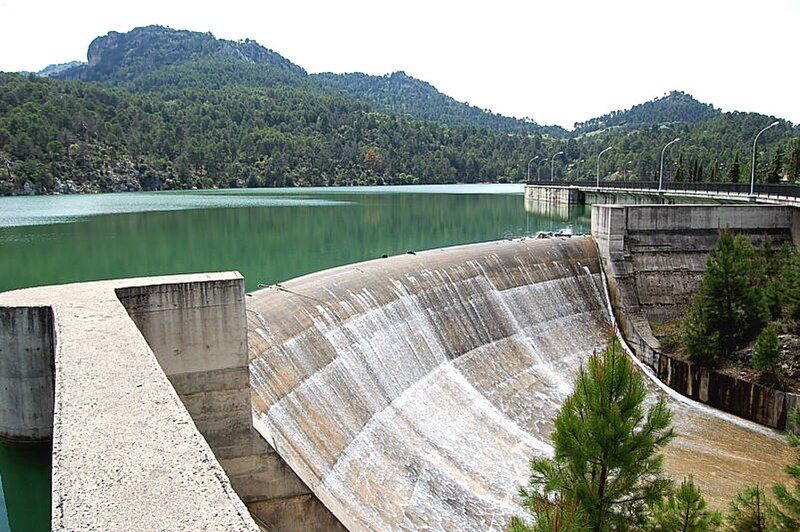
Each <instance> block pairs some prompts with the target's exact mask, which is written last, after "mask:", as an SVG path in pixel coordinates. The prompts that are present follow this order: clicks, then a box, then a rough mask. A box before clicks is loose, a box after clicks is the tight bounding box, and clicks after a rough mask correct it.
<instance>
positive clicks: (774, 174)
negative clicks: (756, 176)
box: [767, 146, 783, 183]
mask: <svg viewBox="0 0 800 532" xmlns="http://www.w3.org/2000/svg"><path fill="white" fill-rule="evenodd" d="M782 175H783V150H782V149H781V147H780V146H778V147H777V149H776V150H775V157H774V158H773V159H772V166H770V168H769V172H767V183H779V182H780V180H781V176H782Z"/></svg>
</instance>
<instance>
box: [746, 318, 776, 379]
mask: <svg viewBox="0 0 800 532" xmlns="http://www.w3.org/2000/svg"><path fill="white" fill-rule="evenodd" d="M780 356H781V351H780V345H779V344H778V331H777V329H776V327H775V325H774V324H770V325H768V326H766V327H764V329H763V330H762V331H761V332H760V333H758V336H757V337H756V346H755V349H754V350H753V358H752V360H751V361H750V363H751V364H752V366H753V369H754V370H756V371H758V372H763V373H767V374H769V375H775V374H776V373H777V370H778V363H779V362H780Z"/></svg>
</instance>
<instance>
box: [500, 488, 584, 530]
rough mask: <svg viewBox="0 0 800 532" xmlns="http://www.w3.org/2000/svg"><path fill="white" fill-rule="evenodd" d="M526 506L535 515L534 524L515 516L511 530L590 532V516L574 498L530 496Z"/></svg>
mask: <svg viewBox="0 0 800 532" xmlns="http://www.w3.org/2000/svg"><path fill="white" fill-rule="evenodd" d="M524 504H525V507H526V508H527V510H528V511H529V512H530V513H531V515H533V516H535V519H534V521H533V524H532V525H531V524H528V523H526V522H525V521H523V520H522V519H520V518H519V517H513V518H512V519H511V523H510V524H509V527H508V530H509V531H510V532H584V531H585V532H588V531H589V530H591V529H590V528H589V524H588V516H587V515H586V512H585V511H584V509H583V508H582V507H581V505H580V504H578V502H577V501H576V500H575V499H574V498H565V497H562V496H555V497H553V498H551V499H545V498H543V497H542V498H535V499H534V498H528V499H527V500H526V501H525V503H524Z"/></svg>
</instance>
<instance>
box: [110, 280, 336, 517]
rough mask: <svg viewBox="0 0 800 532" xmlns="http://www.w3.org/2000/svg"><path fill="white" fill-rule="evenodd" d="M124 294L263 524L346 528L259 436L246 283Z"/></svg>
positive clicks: (119, 291) (240, 492) (147, 288)
mask: <svg viewBox="0 0 800 532" xmlns="http://www.w3.org/2000/svg"><path fill="white" fill-rule="evenodd" d="M116 293H117V296H118V297H119V299H120V301H121V302H122V304H123V305H124V306H125V308H126V309H127V311H128V314H129V315H130V316H131V318H132V319H133V321H134V322H135V323H136V325H137V326H138V328H139V330H140V331H141V333H142V335H143V336H144V338H145V340H147V343H148V345H149V346H150V348H151V349H152V350H153V353H155V355H156V358H157V359H158V362H159V363H160V364H161V367H162V368H163V369H164V373H165V374H166V375H167V377H168V378H169V380H170V382H171V383H172V385H173V387H174V388H175V391H176V392H177V393H178V396H179V397H180V398H181V400H182V401H183V404H184V405H185V406H186V409H187V410H188V412H189V414H190V415H191V416H192V420H194V423H195V425H196V426H197V428H198V430H199V431H200V432H201V433H202V434H203V436H204V437H205V439H206V441H207V442H208V444H209V445H210V446H211V450H212V451H213V452H214V455H215V456H216V457H217V459H218V460H219V463H220V465H221V466H222V468H223V469H224V470H225V473H226V474H227V475H228V478H229V479H230V481H231V485H232V486H233V488H234V489H235V490H236V493H237V494H238V495H239V496H240V497H241V499H242V500H243V501H244V502H245V503H247V505H248V509H249V510H250V511H251V512H252V513H253V514H254V515H255V516H256V517H257V519H258V521H259V522H261V523H262V524H267V525H268V526H269V529H270V530H274V531H284V530H285V531H291V530H296V531H300V530H307V531H308V530H334V529H336V528H337V527H339V526H340V525H339V523H338V521H337V520H336V519H335V518H334V517H333V515H332V514H331V513H330V512H329V511H328V510H327V509H326V508H325V507H324V506H322V505H321V504H319V502H318V501H316V497H314V496H313V494H311V491H310V490H309V489H308V487H307V486H306V485H305V484H303V482H302V481H301V480H300V479H299V478H298V477H297V475H296V474H295V473H294V472H293V471H292V470H291V468H290V467H289V466H288V465H286V462H284V461H283V459H281V458H280V456H278V454H277V453H276V452H275V450H274V449H272V447H270V446H269V445H268V444H267V442H266V441H265V440H264V438H262V437H261V436H260V435H259V434H258V433H257V432H255V431H254V430H253V423H252V408H251V400H250V393H251V390H250V371H249V366H248V362H249V361H248V350H247V320H246V317H245V295H244V279H242V278H241V277H240V278H237V279H229V280H225V281H220V282H217V283H213V284H212V283H202V282H201V283H184V284H169V285H160V286H155V287H154V286H136V287H129V288H120V289H117V291H116Z"/></svg>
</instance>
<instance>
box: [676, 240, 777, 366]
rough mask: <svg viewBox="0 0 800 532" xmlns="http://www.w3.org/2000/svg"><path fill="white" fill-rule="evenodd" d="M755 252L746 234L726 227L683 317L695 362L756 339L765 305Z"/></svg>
mask: <svg viewBox="0 0 800 532" xmlns="http://www.w3.org/2000/svg"><path fill="white" fill-rule="evenodd" d="M754 256H755V250H754V248H753V245H752V244H751V243H750V241H749V240H748V239H747V237H745V236H744V235H736V236H734V235H733V234H731V233H730V232H729V231H727V230H725V231H723V232H722V233H721V234H720V236H719V239H718V240H717V244H716V246H715V247H714V249H713V250H712V251H711V256H710V257H709V259H708V262H707V264H706V273H705V275H704V276H703V281H702V282H701V283H700V288H699V290H698V292H697V294H695V297H694V299H693V303H692V307H691V309H690V310H689V312H688V313H687V316H686V318H684V320H683V334H682V338H681V343H682V345H683V347H684V349H685V350H686V352H687V353H688V354H689V356H690V357H691V358H692V360H694V361H695V362H697V363H699V364H708V365H711V364H713V363H714V362H716V361H717V360H718V358H719V357H720V356H722V357H725V358H727V357H728V356H730V354H731V353H732V352H733V351H734V350H735V349H737V348H738V347H740V346H741V345H743V344H745V343H747V342H749V341H750V340H752V339H753V337H754V336H755V335H756V333H757V332H758V331H759V330H760V328H761V326H762V325H763V323H764V321H765V319H766V314H767V312H766V308H765V303H764V300H763V298H762V297H761V294H760V293H759V290H758V288H757V286H756V282H755V281H754V279H753V277H754V275H753V268H754V266H753V265H754V263H755V260H754Z"/></svg>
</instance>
